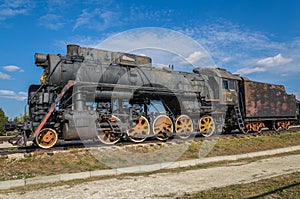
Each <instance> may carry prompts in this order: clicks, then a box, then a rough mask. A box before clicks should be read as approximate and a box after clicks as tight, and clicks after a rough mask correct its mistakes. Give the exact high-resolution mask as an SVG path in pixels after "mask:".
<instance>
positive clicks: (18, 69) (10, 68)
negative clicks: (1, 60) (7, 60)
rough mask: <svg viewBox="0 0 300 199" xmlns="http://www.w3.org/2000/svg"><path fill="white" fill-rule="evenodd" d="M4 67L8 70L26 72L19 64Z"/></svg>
mask: <svg viewBox="0 0 300 199" xmlns="http://www.w3.org/2000/svg"><path fill="white" fill-rule="evenodd" d="M3 69H4V70H6V71H8V72H15V71H19V72H24V70H23V69H21V68H20V67H19V66H14V65H8V66H4V67H3Z"/></svg>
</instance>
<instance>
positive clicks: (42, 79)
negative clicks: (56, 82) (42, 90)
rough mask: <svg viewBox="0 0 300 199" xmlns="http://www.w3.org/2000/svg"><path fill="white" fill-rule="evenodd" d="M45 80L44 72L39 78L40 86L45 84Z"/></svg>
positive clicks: (45, 74)
mask: <svg viewBox="0 0 300 199" xmlns="http://www.w3.org/2000/svg"><path fill="white" fill-rule="evenodd" d="M46 78H47V73H46V71H45V72H44V73H43V74H42V76H41V77H40V82H41V83H42V84H45V83H46Z"/></svg>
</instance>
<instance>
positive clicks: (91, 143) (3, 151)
mask: <svg viewBox="0 0 300 199" xmlns="http://www.w3.org/2000/svg"><path fill="white" fill-rule="evenodd" d="M298 131H300V126H291V127H290V128H289V130H281V131H274V130H263V131H262V132H260V133H248V134H243V133H241V132H238V131H235V132H234V131H233V132H232V133H228V134H215V135H213V136H211V137H203V136H200V135H198V134H193V135H192V136H191V137H190V138H188V139H180V138H177V137H174V138H172V139H169V140H166V141H160V140H157V139H154V138H149V139H146V140H145V141H144V142H142V143H134V142H131V141H128V140H124V141H122V142H120V143H117V144H115V145H105V144H103V143H101V142H100V141H95V140H87V141H59V142H58V143H57V145H55V146H54V147H52V148H50V149H42V148H39V147H38V146H35V145H33V144H31V145H29V146H27V147H17V146H11V147H5V148H0V158H6V157H8V156H9V155H12V154H30V153H35V152H44V153H48V154H53V153H54V152H59V151H68V150H72V149H82V148H93V147H94V148H96V147H97V148H99V147H100V148H103V149H110V148H115V147H118V146H136V145H142V146H144V145H153V144H158V145H159V144H162V143H176V144H184V143H186V142H192V141H194V142H201V141H204V140H215V139H219V138H226V139H239V138H246V137H253V136H263V135H278V134H284V133H290V132H298ZM9 139H10V138H0V146H1V143H4V142H8V140H9Z"/></svg>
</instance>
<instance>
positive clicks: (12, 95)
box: [0, 90, 27, 101]
mask: <svg viewBox="0 0 300 199" xmlns="http://www.w3.org/2000/svg"><path fill="white" fill-rule="evenodd" d="M0 98H9V99H15V100H18V101H23V100H25V99H27V93H26V92H24V91H20V92H18V93H16V92H14V91H11V90H0Z"/></svg>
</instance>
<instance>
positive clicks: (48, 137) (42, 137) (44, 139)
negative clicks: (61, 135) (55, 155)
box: [35, 128, 58, 149]
mask: <svg viewBox="0 0 300 199" xmlns="http://www.w3.org/2000/svg"><path fill="white" fill-rule="evenodd" d="M35 141H36V143H37V145H38V146H39V147H41V148H44V149H48V148H51V147H53V146H54V145H55V144H56V142H57V141H58V135H57V132H56V131H55V130H54V129H50V128H45V129H42V130H41V131H40V132H39V134H38V135H37V137H36V139H35Z"/></svg>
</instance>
